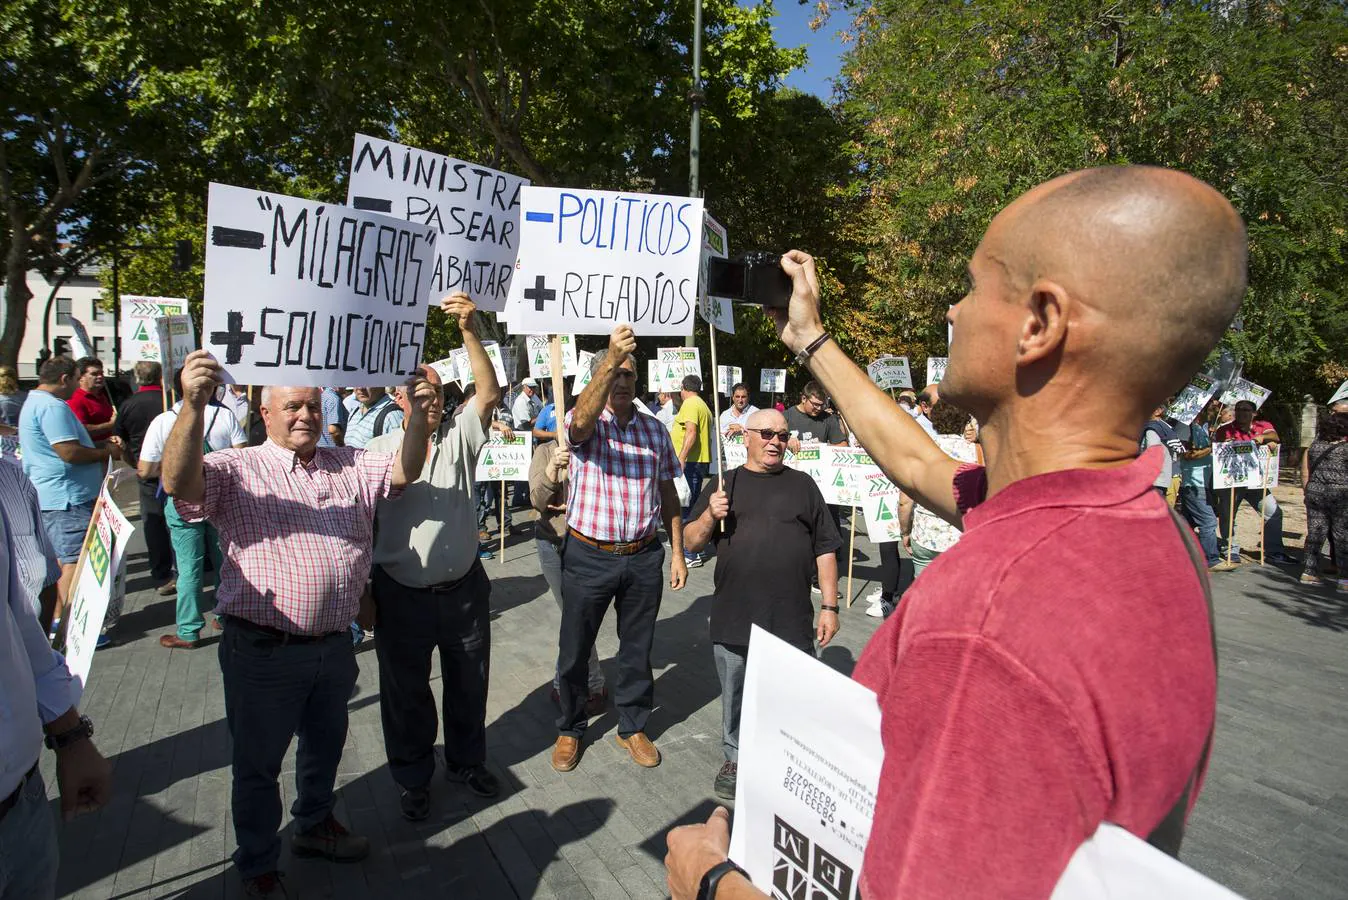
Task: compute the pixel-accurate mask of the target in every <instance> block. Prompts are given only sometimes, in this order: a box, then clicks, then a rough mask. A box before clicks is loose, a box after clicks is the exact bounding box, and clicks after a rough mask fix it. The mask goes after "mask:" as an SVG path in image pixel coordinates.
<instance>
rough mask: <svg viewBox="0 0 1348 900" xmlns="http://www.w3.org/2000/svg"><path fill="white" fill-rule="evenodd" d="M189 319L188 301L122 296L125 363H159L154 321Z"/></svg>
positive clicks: (177, 298) (122, 331) (123, 357)
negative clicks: (177, 318) (163, 318)
mask: <svg viewBox="0 0 1348 900" xmlns="http://www.w3.org/2000/svg"><path fill="white" fill-rule="evenodd" d="M185 315H187V301H186V300H183V299H181V298H179V297H142V296H140V295H138V294H123V295H122V324H121V338H122V362H123V363H126V364H129V365H134V364H136V363H138V362H159V339H158V338H157V337H156V336H155V330H154V320H155V319H159V318H162V317H164V316H185Z"/></svg>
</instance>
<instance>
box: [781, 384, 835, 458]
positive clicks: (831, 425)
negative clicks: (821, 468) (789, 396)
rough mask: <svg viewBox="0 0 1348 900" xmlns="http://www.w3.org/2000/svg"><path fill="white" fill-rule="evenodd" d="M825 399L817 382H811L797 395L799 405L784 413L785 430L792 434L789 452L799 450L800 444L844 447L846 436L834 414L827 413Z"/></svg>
mask: <svg viewBox="0 0 1348 900" xmlns="http://www.w3.org/2000/svg"><path fill="white" fill-rule="evenodd" d="M827 407H828V395H827V394H826V393H824V389H823V388H822V387H821V386H820V385H819V382H817V381H811V382H810V383H809V384H807V385H805V388H804V390H802V391H801V392H800V403H798V404H797V405H795V406H792V407H790V408H789V409H787V411H786V430H787V431H789V432H791V442H790V444H791V452H792V453H794V452H796V450H798V449H799V448H800V442H801V441H817V442H819V443H821V444H845V443H847V432H846V431H844V430H843V427H842V422H841V421H840V420H839V419H838V417H837V416H836V415H834V414H833V413H830V412H827V411H826V409H827Z"/></svg>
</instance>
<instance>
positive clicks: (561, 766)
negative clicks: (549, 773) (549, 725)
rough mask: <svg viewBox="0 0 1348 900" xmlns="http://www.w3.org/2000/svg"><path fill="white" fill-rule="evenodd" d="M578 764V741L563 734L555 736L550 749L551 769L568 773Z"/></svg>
mask: <svg viewBox="0 0 1348 900" xmlns="http://www.w3.org/2000/svg"><path fill="white" fill-rule="evenodd" d="M579 762H580V740H579V739H578V738H573V737H568V736H567V735H565V734H562V735H558V736H557V743H556V744H555V745H554V746H553V748H552V767H553V768H554V769H556V770H557V771H558V772H570V771H571V770H572V769H574V768H575V767H576V764H577V763H579Z"/></svg>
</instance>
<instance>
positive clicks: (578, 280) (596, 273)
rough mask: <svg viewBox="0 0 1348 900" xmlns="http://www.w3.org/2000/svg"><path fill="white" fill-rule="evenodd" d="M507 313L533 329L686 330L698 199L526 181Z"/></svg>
mask: <svg viewBox="0 0 1348 900" xmlns="http://www.w3.org/2000/svg"><path fill="white" fill-rule="evenodd" d="M521 207H522V210H523V212H522V214H521V216H520V229H521V237H520V248H519V259H518V261H517V263H516V267H515V269H516V271H515V276H514V278H513V279H512V280H511V282H510V296H509V300H508V301H507V303H506V310H505V318H506V320H507V322H508V323H509V324H510V327H511V328H512V330H514V331H517V332H518V331H523V332H526V333H533V334H552V333H568V334H608V333H609V332H611V331H612V330H613V328H614V327H615V326H616V325H620V324H624V323H626V324H630V325H631V326H632V329H633V331H635V332H636V333H637V334H638V335H640V336H651V335H677V336H680V337H684V336H687V335H689V334H692V333H693V322H694V318H695V316H694V312H693V311H694V309H695V308H696V306H697V294H698V281H697V279H698V270H699V267H700V260H701V254H702V241H701V240H700V237H701V234H700V231H701V229H700V225H701V222H702V201H701V200H700V199H698V198H693V197H666V196H661V195H658V194H628V193H618V192H615V191H593V190H583V189H571V188H543V187H533V186H526V187H524V188H523V189H522V190H521Z"/></svg>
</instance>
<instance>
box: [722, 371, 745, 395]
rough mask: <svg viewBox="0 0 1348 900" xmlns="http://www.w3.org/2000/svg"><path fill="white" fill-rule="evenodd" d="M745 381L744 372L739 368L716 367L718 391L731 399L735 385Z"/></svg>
mask: <svg viewBox="0 0 1348 900" xmlns="http://www.w3.org/2000/svg"><path fill="white" fill-rule="evenodd" d="M743 380H744V370H743V369H741V368H740V367H739V366H717V367H716V391H717V393H720V394H724V395H725V396H727V397H729V396H730V392H731V390H732V389H733V388H734V387H735V385H737V384H739V383H740V382H741V381H743Z"/></svg>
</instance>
